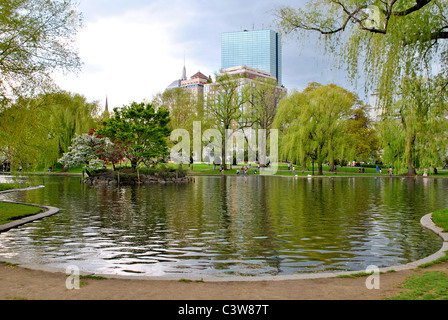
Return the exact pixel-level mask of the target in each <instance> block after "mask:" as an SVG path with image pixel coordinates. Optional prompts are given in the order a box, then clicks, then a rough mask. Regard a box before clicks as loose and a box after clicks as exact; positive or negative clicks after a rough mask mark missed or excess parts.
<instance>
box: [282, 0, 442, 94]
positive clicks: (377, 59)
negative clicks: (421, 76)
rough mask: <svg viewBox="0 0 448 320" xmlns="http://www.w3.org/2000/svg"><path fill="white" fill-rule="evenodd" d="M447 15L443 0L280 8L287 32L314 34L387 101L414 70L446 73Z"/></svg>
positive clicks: (349, 0) (360, 0)
mask: <svg viewBox="0 0 448 320" xmlns="http://www.w3.org/2000/svg"><path fill="white" fill-rule="evenodd" d="M447 15H448V3H447V2H446V1H439V0H421V1H415V0H403V1H392V2H385V1H380V0H374V1H370V2H366V1H364V0H320V1H310V2H308V3H307V4H306V6H304V8H293V7H282V8H280V9H279V10H277V18H278V24H279V27H280V29H281V30H282V31H283V32H284V33H286V34H297V35H298V36H299V37H300V38H301V37H303V36H306V34H307V33H309V32H314V33H315V34H316V35H317V36H318V37H319V40H320V41H321V43H322V44H323V45H324V47H325V49H326V51H327V52H328V53H329V54H331V55H333V56H335V57H340V59H341V60H340V62H341V65H346V66H347V67H348V70H349V74H350V76H351V78H352V79H355V78H358V76H359V75H360V74H364V76H365V79H366V81H367V89H378V90H379V92H380V95H381V97H382V98H384V99H383V100H384V101H387V100H388V99H390V98H391V97H392V95H393V94H394V93H395V89H396V88H397V84H399V81H398V82H397V80H399V79H402V78H404V77H408V76H409V75H410V74H411V73H412V72H415V71H419V72H420V71H423V70H426V71H428V72H430V71H431V69H432V64H439V65H441V66H442V67H441V69H440V73H441V74H445V76H446V75H447V72H448V68H447V65H448V64H447V58H448V51H447V49H448V47H447V43H446V40H445V39H448V19H447ZM435 72H438V70H435Z"/></svg>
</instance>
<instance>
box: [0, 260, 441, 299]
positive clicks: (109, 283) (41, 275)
mask: <svg viewBox="0 0 448 320" xmlns="http://www.w3.org/2000/svg"><path fill="white" fill-rule="evenodd" d="M436 270H437V271H439V270H442V271H444V272H446V273H448V263H443V264H438V265H435V266H432V267H429V268H425V269H416V270H408V271H400V272H394V273H387V274H381V275H380V289H379V290H368V289H367V288H366V285H365V283H366V277H359V278H354V279H350V278H325V279H308V280H287V281H260V282H179V281H164V280H162V281H156V280H125V279H107V280H96V279H81V282H83V283H85V284H83V285H82V286H81V288H80V289H79V290H68V289H67V288H66V279H67V276H66V275H65V274H63V273H51V272H44V271H36V270H30V269H26V268H22V267H12V266H8V265H4V264H0V300H8V299H27V300H380V299H383V298H385V297H388V296H391V295H395V294H397V293H398V292H399V290H400V289H399V288H398V286H399V284H400V283H401V282H402V281H404V280H405V279H406V277H407V276H409V275H412V274H416V273H423V272H425V271H436Z"/></svg>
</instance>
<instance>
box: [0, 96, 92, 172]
mask: <svg viewBox="0 0 448 320" xmlns="http://www.w3.org/2000/svg"><path fill="white" fill-rule="evenodd" d="M97 111H98V104H97V103H96V102H87V101H86V98H85V97H83V96H81V95H78V94H72V93H69V92H55V93H47V94H42V95H39V96H37V97H34V98H29V99H25V98H19V99H17V101H16V103H14V104H13V105H12V106H11V107H9V108H6V109H4V110H3V112H0V154H3V155H4V156H5V157H6V158H7V159H8V160H9V161H10V162H11V163H12V165H13V167H14V168H18V167H19V166H23V167H24V168H28V167H31V168H36V167H45V168H48V167H49V166H53V165H54V164H55V163H56V162H57V160H58V159H59V158H60V157H61V156H62V154H63V153H64V152H67V151H68V147H69V145H70V143H71V140H72V139H73V137H75V135H76V134H83V133H85V132H88V131H89V129H90V128H93V127H95V126H96V123H97V121H98V120H97V119H96V114H97Z"/></svg>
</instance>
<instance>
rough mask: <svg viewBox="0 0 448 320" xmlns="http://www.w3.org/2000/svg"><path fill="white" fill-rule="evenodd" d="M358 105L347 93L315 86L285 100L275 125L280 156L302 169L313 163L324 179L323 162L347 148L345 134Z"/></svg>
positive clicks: (354, 97) (281, 104)
mask: <svg viewBox="0 0 448 320" xmlns="http://www.w3.org/2000/svg"><path fill="white" fill-rule="evenodd" d="M356 102H357V97H356V95H354V94H353V93H351V92H349V91H347V90H345V89H342V88H340V87H338V86H336V85H333V84H330V85H327V86H321V85H319V84H315V83H314V84H311V85H310V86H309V87H308V88H307V89H305V90H304V91H303V92H294V93H293V94H291V95H290V96H288V97H287V98H284V99H282V100H281V101H280V104H279V107H278V111H277V115H276V117H275V119H274V123H273V127H274V128H276V129H279V131H280V133H281V135H280V136H281V139H280V141H279V154H280V156H281V157H283V158H287V159H290V160H293V161H294V162H296V163H300V164H302V165H304V164H305V163H306V161H307V159H311V161H312V164H314V163H317V164H318V175H322V174H323V166H322V165H323V162H324V161H325V160H326V159H334V156H335V154H336V152H337V150H338V149H340V148H341V147H342V146H343V144H344V135H343V134H344V132H345V127H346V125H347V120H348V119H349V117H350V115H351V113H352V111H353V107H355V106H356ZM313 168H314V167H313ZM313 171H314V170H313Z"/></svg>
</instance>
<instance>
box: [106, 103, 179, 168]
mask: <svg viewBox="0 0 448 320" xmlns="http://www.w3.org/2000/svg"><path fill="white" fill-rule="evenodd" d="M169 121H170V118H169V112H168V111H167V110H165V109H163V108H160V109H159V110H158V111H155V109H154V107H153V106H152V105H151V104H145V103H136V102H133V103H131V104H130V105H129V106H124V107H123V108H122V109H118V108H116V109H114V114H113V115H112V116H111V117H110V118H109V119H107V120H105V121H103V123H102V125H101V126H100V127H99V128H98V130H97V133H98V135H100V136H103V137H109V138H110V140H111V141H113V143H114V144H118V145H119V146H120V148H121V150H123V154H124V155H125V157H126V158H127V159H128V160H129V161H130V162H131V165H132V168H133V169H134V170H135V169H136V168H137V166H138V165H139V164H145V165H146V166H147V167H150V166H151V165H152V164H153V163H154V162H158V161H159V160H160V159H161V158H162V159H163V158H164V157H165V156H166V155H168V154H169V152H168V147H167V137H168V136H169V135H170V132H171V129H170V128H169V127H168V124H169Z"/></svg>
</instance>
